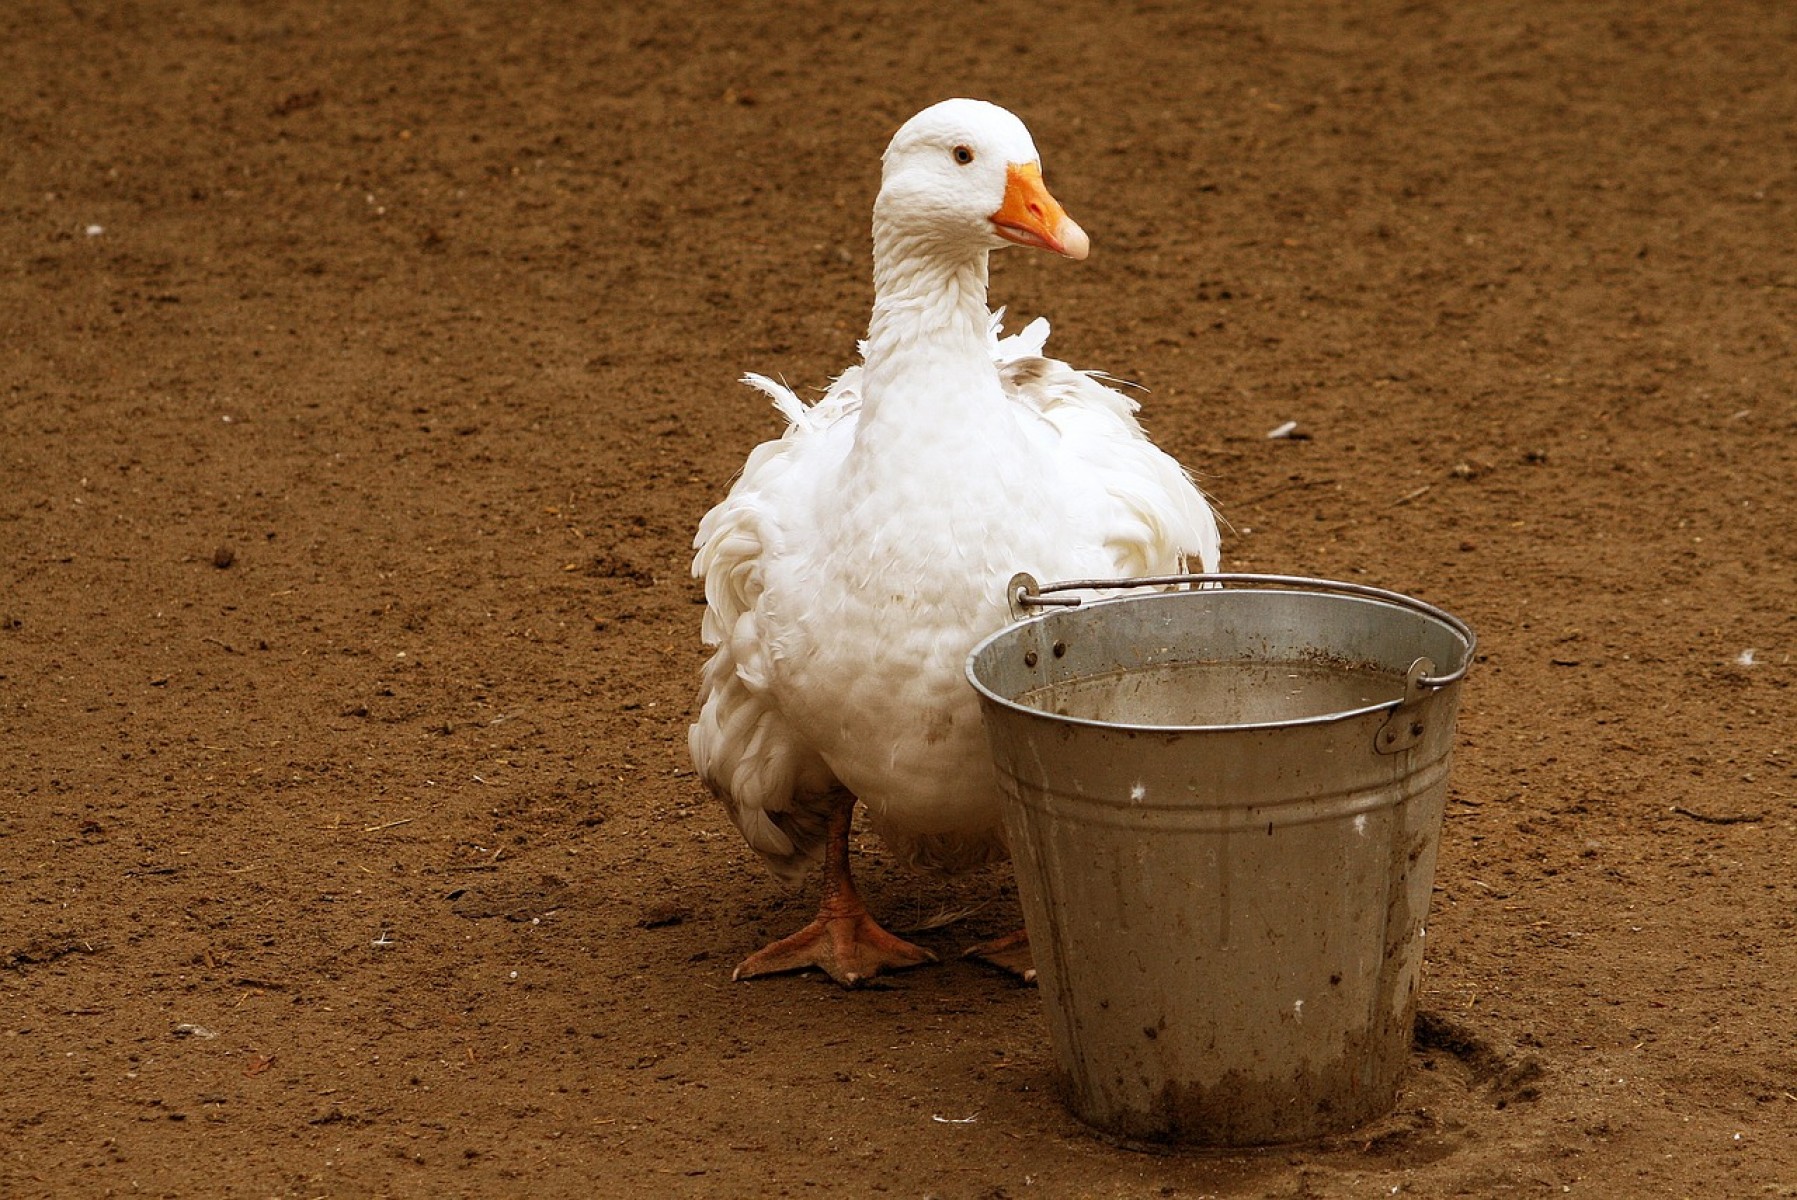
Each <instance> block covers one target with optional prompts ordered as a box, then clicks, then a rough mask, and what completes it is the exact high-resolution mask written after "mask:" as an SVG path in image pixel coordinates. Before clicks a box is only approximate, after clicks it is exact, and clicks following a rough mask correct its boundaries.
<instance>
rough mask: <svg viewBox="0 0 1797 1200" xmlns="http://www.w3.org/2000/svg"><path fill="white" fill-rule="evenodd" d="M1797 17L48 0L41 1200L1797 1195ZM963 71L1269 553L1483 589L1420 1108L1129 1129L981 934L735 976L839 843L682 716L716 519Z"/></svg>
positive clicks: (1387, 580) (36, 427)
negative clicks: (889, 179) (1015, 117)
mask: <svg viewBox="0 0 1797 1200" xmlns="http://www.w3.org/2000/svg"><path fill="white" fill-rule="evenodd" d="M1794 61H1797V6H1792V5H1791V4H1789V3H1787V2H1786V0H1740V2H1737V3H1721V4H1705V3H1701V2H1699V0H1683V2H1680V3H1673V4H1664V5H1653V6H1646V5H1634V4H1628V3H1623V2H1621V0H1598V2H1595V3H1591V2H1585V0H1497V2H1494V3H1490V4H1475V5H1461V4H1454V3H1449V2H1447V0H1418V2H1414V3H1393V2H1387V0H1374V2H1372V3H1367V4H1352V5H1351V4H1345V3H1338V4H1310V3H1300V2H1297V0H1289V2H1287V3H1265V2H1260V0H1244V2H1237V3H1229V4H1222V3H1203V4H1190V5H1188V4H1180V3H1156V2H1152V0H1144V2H1141V3H1136V4H1133V5H1119V6H1110V5H1103V4H1099V3H1094V2H1085V0H1073V2H1070V3H1067V4H1064V5H1059V6H1055V5H1049V6H1043V5H1040V4H1036V5H1030V4H1022V3H990V4H965V3H963V4H940V5H919V6H911V7H910V8H907V9H903V10H901V9H897V8H893V7H888V6H877V5H873V4H869V3H862V2H850V3H843V2H841V0H836V2H829V3H825V2H821V0H820V2H813V0H803V2H800V3H797V4H794V3H782V4H779V5H774V4H766V3H754V4H743V5H736V6H730V7H720V8H717V9H713V10H707V11H705V12H704V13H703V15H701V14H700V10H697V9H692V8H689V7H687V6H681V5H672V4H667V5H650V4H640V5H599V4H593V5H580V6H575V5H560V4H550V5H534V4H520V3H489V4H482V3H475V2H473V0H411V2H405V0H396V2H377V3H370V4H331V3H323V2H319V3H298V2H290V3H278V4H266V5H239V4H231V3H224V2H211V3H207V2H203V0H195V2H189V3H176V2H174V0H143V2H141V3H116V4H115V3H105V2H103V0H93V2H87V0H82V2H80V3H77V2H75V0H68V2H67V3H52V2H49V0H20V2H19V3H14V4H10V5H7V6H6V7H5V9H4V10H3V11H0V123H3V124H0V149H3V155H0V172H3V173H0V213H3V220H0V250H3V253H4V264H5V266H4V271H3V272H0V330H3V336H4V344H3V347H0V355H3V359H0V361H3V363H4V367H3V369H0V386H3V387H4V389H5V393H4V397H3V410H0V746H3V747H4V749H3V750H0V764H3V765H4V771H3V773H0V1078H3V1079H4V1082H3V1083H0V1194H4V1195H5V1196H8V1197H27V1196H52V1195H54V1196H99V1195H111V1194H119V1195H126V1194H143V1195H164V1196H190V1195H233V1196H303V1197H323V1196H330V1197H336V1196H361V1195H402V1194H403V1195H432V1196H460V1195H483V1196H504V1195H514V1196H523V1195H531V1196H560V1195H596V1196H635V1195H641V1196H762V1195H768V1196H777V1195H788V1196H824V1195H838V1196H862V1195H872V1194H876V1193H877V1194H881V1195H893V1196H911V1197H920V1198H921V1197H925V1196H936V1197H943V1198H945V1200H951V1198H960V1197H969V1198H1000V1197H1011V1198H1021V1197H1028V1196H1044V1197H1088V1196H1089V1197H1160V1196H1206V1195H1215V1196H1328V1197H1336V1196H1340V1197H1348V1196H1355V1197H1358V1196H1375V1195H1377V1196H1386V1195H1392V1194H1400V1195H1423V1196H1445V1195H1472V1196H1486V1195H1509V1194H1535V1193H1573V1194H1586V1195H1595V1196H1619V1197H1621V1196H1630V1197H1632V1196H1661V1195H1666V1196H1671V1195H1704V1196H1718V1195H1722V1196H1761V1195H1793V1194H1797V1133H1794V1132H1793V1130H1794V1129H1797V1018H1793V1016H1792V1013H1793V1007H1794V1002H1793V996H1792V992H1793V986H1794V985H1793V981H1794V980H1797V933H1794V932H1793V910H1794V908H1797V876H1794V874H1793V871H1792V866H1791V864H1792V862H1793V859H1794V857H1797V855H1794V851H1797V741H1794V736H1797V735H1794V734H1793V721H1792V715H1791V712H1792V705H1791V694H1790V691H1789V689H1790V685H1791V682H1792V679H1793V674H1794V669H1793V663H1792V655H1793V653H1794V652H1797V615H1794V608H1793V603H1792V599H1791V596H1792V590H1793V584H1794V583H1797V536H1793V534H1792V530H1791V517H1790V509H1789V504H1790V500H1791V497H1792V495H1793V492H1794V490H1797V450H1794V447H1797V400H1794V395H1797V358H1794V356H1793V346H1792V334H1793V330H1794V329H1797V236H1794V234H1797V207H1794V206H1793V190H1794V188H1797V71H1793V70H1792V63H1793V62H1794ZM955 94H969V95H978V96H984V97H986V98H989V99H993V100H997V101H999V102H1001V103H1004V104H1006V105H1007V106H1009V107H1011V108H1013V109H1014V110H1015V111H1017V112H1018V113H1019V114H1020V115H1022V116H1023V117H1024V118H1025V120H1026V121H1028V122H1029V123H1030V125H1031V127H1032V129H1033V131H1034V133H1035V135H1036V139H1037V143H1038V145H1039V146H1040V147H1041V148H1042V151H1043V154H1044V158H1045V161H1046V166H1047V175H1048V179H1049V182H1050V184H1051V185H1052V186H1053V188H1054V190H1055V192H1056V194H1057V196H1058V197H1059V198H1060V199H1061V200H1062V201H1063V202H1064V203H1065V204H1066V205H1067V207H1068V209H1069V211H1070V212H1072V213H1073V214H1074V215H1075V217H1077V218H1078V219H1079V220H1080V222H1081V223H1082V224H1083V225H1084V226H1085V228H1086V229H1087V230H1088V231H1089V232H1090V233H1091V235H1092V239H1093V246H1094V251H1093V255H1092V258H1091V260H1090V261H1089V262H1087V263H1084V264H1073V263H1067V262H1062V261H1057V260H1052V259H1051V258H1049V257H1048V256H1045V255H1032V254H1027V253H1025V252H1022V251H1013V252H1007V253H1005V254H1003V255H1000V256H999V257H998V258H997V259H996V260H995V270H994V294H993V298H994V302H995V303H1002V304H1006V305H1009V306H1010V313H1011V326H1010V327H1011V328H1016V327H1017V326H1018V325H1019V324H1021V323H1022V322H1023V321H1024V320H1027V319H1029V318H1031V317H1034V316H1036V315H1039V314H1046V315H1048V316H1049V317H1050V318H1051V319H1052V320H1053V322H1054V323H1055V335H1054V338H1053V340H1052V341H1051V343H1050V349H1051V350H1054V351H1057V352H1058V353H1060V354H1061V355H1062V356H1064V357H1066V358H1068V359H1069V360H1070V361H1072V362H1074V363H1075V364H1076V365H1080V366H1086V367H1099V368H1104V369H1107V370H1110V371H1112V372H1115V373H1117V374H1119V375H1123V376H1125V377H1128V378H1130V379H1134V380H1138V381H1140V382H1141V383H1142V384H1144V385H1145V386H1146V387H1147V388H1148V389H1149V390H1148V393H1147V395H1146V399H1145V409H1144V418H1145V420H1146V422H1147V424H1148V425H1149V427H1150V429H1151V430H1152V432H1153V433H1154V434H1155V436H1156V438H1157V439H1158V440H1159V441H1160V442H1161V444H1163V445H1164V446H1166V447H1167V448H1168V449H1170V450H1171V451H1172V452H1174V453H1175V454H1176V455H1178V457H1180V458H1181V459H1182V460H1183V461H1185V462H1186V463H1188V464H1190V465H1191V466H1192V467H1194V468H1195V469H1197V470H1198V471H1200V472H1201V473H1202V475H1203V477H1204V481H1205V483H1206V486H1207V487H1208V488H1209V490H1211V491H1212V492H1213V493H1214V495H1215V496H1216V498H1217V501H1218V504H1219V507H1220V509H1221V511H1222V512H1223V514H1224V515H1225V517H1226V518H1227V519H1228V521H1229V523H1230V530H1229V532H1228V534H1227V535H1226V540H1225V547H1224V552H1225V562H1226V565H1228V566H1229V567H1231V568H1234V569H1246V570H1268V571H1281V572H1289V573H1304V574H1317V575H1324V576H1331V577H1336V578H1344V579H1353V580H1361V581H1365V582H1371V583H1377V584H1380V585H1383V586H1387V587H1392V588H1397V589H1400V590H1403V591H1408V592H1411V593H1413V594H1417V595H1420V596H1423V597H1426V598H1429V599H1431V600H1434V601H1437V602H1439V603H1441V604H1443V605H1445V606H1447V607H1449V608H1451V609H1453V610H1455V611H1456V612H1458V613H1460V614H1462V615H1464V616H1465V617H1466V618H1468V619H1469V620H1470V621H1472V622H1473V623H1474V624H1475V625H1476V626H1477V628H1478V630H1479V632H1480V634H1481V637H1482V639H1483V640H1482V645H1481V650H1482V653H1481V655H1480V659H1479V662H1478V664H1477V666H1476V667H1475V669H1474V673H1473V675H1472V678H1471V680H1470V682H1469V684H1468V687H1467V691H1466V693H1465V704H1464V710H1463V713H1462V717H1461V733H1462V736H1461V739H1460V742H1459V746H1458V750H1457V759H1456V765H1455V781H1454V785H1453V792H1452V796H1451V800H1450V804H1449V810H1450V811H1449V816H1448V820H1447V825H1446V830H1445V834H1444V843H1443V849H1442V853H1441V861H1440V866H1439V870H1438V873H1437V889H1436V893H1435V905H1434V912H1433V914H1432V918H1431V925H1430V942H1429V960H1428V965H1427V969H1426V979H1425V985H1424V992H1423V996H1422V1008H1423V1010H1424V1013H1425V1017H1426V1019H1425V1021H1424V1026H1423V1031H1424V1036H1423V1037H1422V1038H1421V1039H1420V1042H1419V1045H1418V1048H1417V1050H1416V1052H1415V1055H1414V1062H1413V1070H1412V1071H1411V1073H1410V1076H1409V1082H1408V1084H1407V1087H1406V1090H1405V1093H1404V1095H1403V1097H1402V1099H1401V1101H1400V1103H1399V1106H1398V1109H1397V1111H1396V1112H1395V1113H1394V1114H1393V1115H1392V1116H1391V1117H1389V1118H1387V1119H1385V1120H1383V1121H1381V1122H1379V1123H1377V1124H1376V1125H1374V1126H1372V1127H1370V1128H1369V1129H1367V1130H1365V1131H1363V1132H1362V1133H1359V1134H1356V1135H1353V1136H1344V1137H1340V1138H1336V1139H1332V1140H1330V1141H1327V1142H1324V1143H1321V1144H1317V1145H1309V1146H1303V1147H1297V1148H1282V1149H1277V1150H1266V1151H1258V1152H1251V1153H1175V1154H1163V1155H1151V1154H1144V1153H1139V1152H1133V1151H1129V1150H1124V1149H1120V1148H1117V1147H1115V1146H1113V1145H1110V1144H1107V1143H1106V1142H1104V1141H1101V1140H1098V1139H1096V1138H1094V1137H1092V1136H1090V1135H1089V1134H1088V1133H1086V1132H1085V1131H1084V1130H1083V1129H1082V1127H1080V1126H1079V1125H1078V1124H1077V1123H1076V1122H1075V1121H1074V1120H1073V1119H1072V1118H1071V1117H1070V1116H1068V1115H1067V1113H1066V1112H1065V1111H1064V1110H1063V1108H1062V1107H1061V1106H1060V1104H1059V1103H1058V1101H1057V1100H1056V1098H1055V1096H1054V1093H1053V1091H1052V1088H1051V1086H1050V1064H1049V1052H1048V1048H1047V1046H1046V1044H1045V1026H1044V1021H1043V1017H1042V1014H1041V1011H1040V1007H1039V999H1038V997H1037V995H1036V993H1035V992H1034V991H1032V990H1029V989H1025V988H1021V987H1017V986H1014V985H1012V984H1010V983H1008V982H1006V981H1005V980H1004V979H1002V978H1001V977H999V976H997V975H995V974H993V973H990V972H989V971H987V970H985V969H982V968H979V967H977V966H974V965H969V964H965V963H962V962H960V961H949V962H947V963H946V964H945V965H942V966H939V967H934V968H929V969H925V970H919V971H916V972H912V973H910V974H907V975H904V976H901V977H898V978H895V979H893V980H892V982H891V983H890V985H889V986H887V987H884V988H878V989H868V990H865V991H861V992H855V993H846V992H843V991H841V990H839V989H837V988H835V987H833V986H831V985H829V984H827V983H826V982H822V981H821V980H820V978H819V977H816V976H808V977H790V978H784V979H776V980H769V981H761V982H757V983H754V984H732V983H731V982H730V977H729V972H730V967H731V965H732V964H733V963H734V962H735V961H736V960H737V959H738V958H740V957H741V956H742V955H743V954H745V953H746V952H747V951H749V950H751V949H753V948H755V947H756V946H758V945H760V944H761V943H762V942H763V941H764V940H766V939H767V938H768V937H770V936H772V935H775V934H778V933H784V932H788V931H790V930H791V929H793V928H796V926H797V925H798V924H799V923H800V922H801V920H802V919H803V918H804V917H805V916H806V915H808V910H809V906H810V904H811V903H812V902H813V897H811V896H810V895H806V894H788V893H786V892H784V891H782V890H781V889H780V888H779V887H777V886H776V885H775V883H774V882H773V881H772V880H771V878H770V877H769V876H768V875H767V874H766V873H765V872H764V871H763V870H762V869H761V868H760V865H759V863H758V862H757V861H754V860H753V858H752V856H751V855H750V854H749V853H748V851H747V850H746V848H745V847H744V846H743V844H742V842H741V840H740V838H739V837H738V836H737V834H736V832H735V830H734V829H733V828H732V827H731V826H730V824H729V822H728V821H727V820H726V818H725V817H724V815H723V813H722V811H721V810H720V809H719V808H718V807H717V806H716V805H715V804H714V803H713V802H712V801H711V800H710V799H709V798H708V797H707V796H705V795H704V794H703V791H702V789H701V788H700V787H699V786H698V784H697V783H696V782H695V780H694V779H693V777H692V774H691V769H690V766H689V764H688V763H687V761H686V757H685V726H686V721H687V719H688V717H689V715H690V712H691V706H692V697H693V693H694V689H695V683H696V673H697V669H698V666H699V664H700V662H701V661H702V656H703V650H702V648H701V647H700V645H699V641H698V620H699V613H700V609H699V607H698V600H699V596H698V590H697V588H696V586H695V584H694V583H693V582H692V581H691V580H690V579H689V578H688V577H687V562H688V558H689V553H690V551H689V542H690V539H691V536H692V530H693V528H694V526H695V524H696V522H697V520H698V518H699V516H700V514H701V513H702V512H703V511H704V510H705V509H706V507H707V506H708V505H710V504H711V503H712V502H713V501H714V500H715V499H717V498H718V497H719V496H721V495H722V494H723V491H724V489H725V487H726V486H727V484H728V482H729V480H730V479H731V477H732V474H733V472H734V471H735V470H736V468H737V467H738V466H739V465H740V464H741V462H742V459H743V457H744V455H745V454H746V453H747V451H748V450H749V449H750V447H751V446H753V445H754V444H755V443H756V442H758V441H759V440H761V439H763V438H766V437H768V436H771V435H772V434H774V433H775V432H776V431H777V428H778V426H777V422H776V418H775V415H774V413H773V412H772V411H771V409H769V407H768V406H767V405H766V404H765V403H764V402H763V401H762V400H761V399H760V398H759V397H757V396H756V395H754V394H752V393H750V392H749V391H747V390H746V389H744V388H741V387H739V386H738V385H737V384H736V382H735V379H736V376H737V375H738V374H740V373H741V372H743V371H745V370H757V371H763V372H767V373H770V374H778V375H781V376H783V377H785V378H786V379H788V380H790V381H792V382H793V383H794V384H795V385H804V386H806V387H814V386H819V385H822V384H823V383H825V382H826V381H827V380H828V378H829V377H830V375H831V374H833V373H834V372H835V371H838V370H840V369H841V368H843V367H844V366H846V365H848V364H849V363H850V362H851V361H852V357H853V354H854V342H855V338H856V336H857V334H858V333H859V332H860V331H861V330H862V328H863V327H864V322H865V314H866V309H867V305H868V302H869V299H870V285H869V282H868V263H867V255H868V237H867V223H868V210H869V205H870V203H871V198H872V194H873V191H874V187H875V183H876V180H877V175H878V155H879V151H880V150H881V148H882V147H883V146H884V144H885V141H886V139H887V137H888V136H889V135H890V133H891V131H892V130H893V129H894V128H896V126H897V125H898V123H899V122H900V121H902V120H903V119H904V118H905V117H906V116H908V115H909V114H910V113H912V112H913V111H915V110H916V109H918V108H920V107H922V106H923V105H925V104H926V103H929V102H931V101H934V100H936V99H939V98H942V97H944V96H948V95H955ZM1288 420H1295V421H1297V422H1298V428H1299V431H1300V432H1301V433H1304V434H1307V435H1308V437H1307V438H1302V439H1287V440H1268V438H1267V437H1266V434H1267V432H1268V431H1269V430H1271V429H1273V428H1274V427H1275V426H1277V425H1279V424H1281V423H1282V422H1285V421H1288ZM862 851H863V853H862V855H861V864H862V871H863V878H864V880H865V882H866V884H867V890H868V892H869V894H870V900H871V902H872V903H873V904H874V906H875V908H876V910H877V911H878V912H880V913H882V914H883V915H885V916H886V917H887V918H888V919H889V920H890V922H891V923H892V924H893V925H895V926H896V927H899V928H907V927H913V926H918V925H929V924H931V923H932V921H933V920H934V919H938V918H940V917H941V916H942V915H944V914H952V913H954V912H956V911H957V910H960V909H963V908H967V907H973V906H979V907H977V911H975V912H974V913H973V915H971V916H967V917H965V918H963V919H961V920H958V921H955V922H953V923H951V924H948V925H947V926H944V927H940V928H935V929H932V930H928V931H925V932H922V933H919V934H918V935H917V936H918V937H919V939H920V940H922V941H924V942H925V943H926V944H928V945H930V946H932V947H934V948H936V949H937V950H939V951H941V952H942V953H944V954H945V955H952V954H953V952H954V951H956V950H958V949H959V948H960V947H961V946H963V945H966V944H967V943H969V942H971V941H973V940H976V939H977V938H979V937H982V936H991V935H993V934H996V933H999V932H1003V931H1004V930H1005V929H1007V928H1008V927H1014V926H1015V924H1016V922H1017V919H1018V914H1017V908H1016V902H1015V897H1014V893H1013V891H1012V889H1011V887H1010V884H1009V877H1008V873H1007V872H1006V871H1005V870H1003V869H994V870H993V871H991V872H990V873H989V874H986V875H982V876H976V877H973V878H964V879H960V880H949V881H945V880H936V879H923V878H913V877H911V876H909V875H907V874H904V873H902V872H901V871H899V870H898V869H897V868H896V866H895V865H893V864H892V863H891V862H890V860H888V859H885V858H884V857H883V856H882V852H881V850H880V848H879V846H878V844H877V843H876V842H874V841H872V840H871V839H869V840H867V841H866V842H865V843H864V844H863V845H862Z"/></svg>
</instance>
